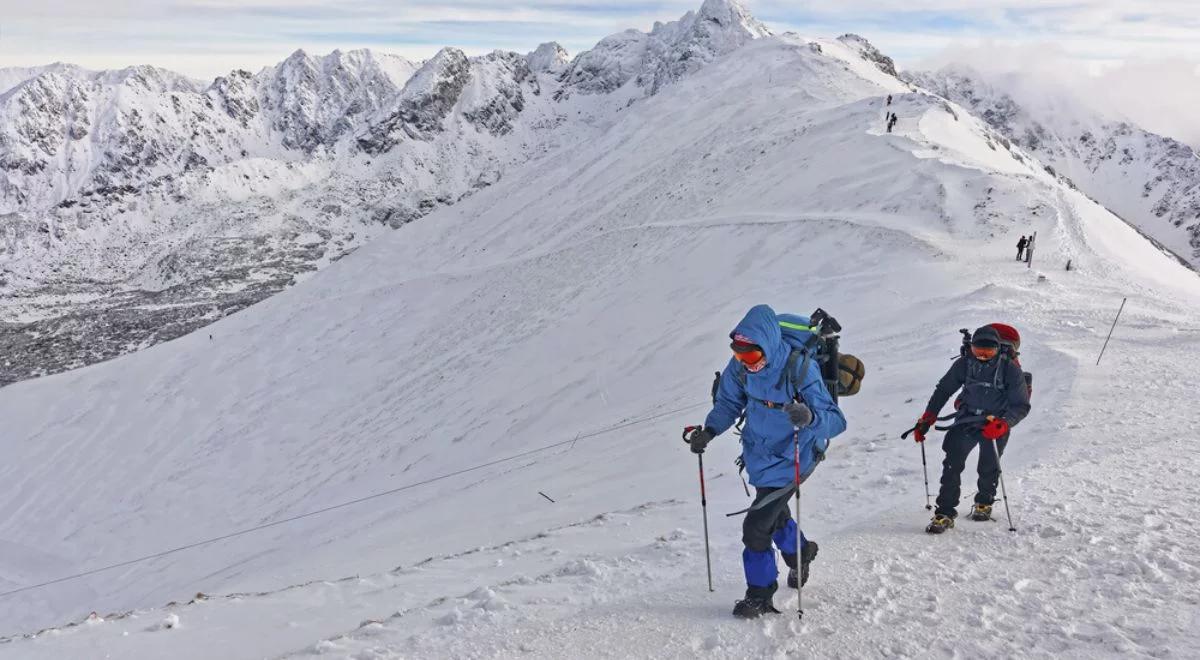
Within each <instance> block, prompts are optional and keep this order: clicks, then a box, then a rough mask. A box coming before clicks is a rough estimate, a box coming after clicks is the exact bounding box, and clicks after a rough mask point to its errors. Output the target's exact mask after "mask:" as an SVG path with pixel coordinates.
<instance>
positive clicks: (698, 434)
mask: <svg viewBox="0 0 1200 660" xmlns="http://www.w3.org/2000/svg"><path fill="white" fill-rule="evenodd" d="M685 439H686V440H687V443H688V444H689V445H691V446H692V453H693V454H703V453H704V448H705V447H706V446H708V443H710V442H712V439H713V434H712V433H710V432H709V430H708V429H706V428H702V427H699V426H696V427H692V432H691V434H690V435H688V436H686V438H685Z"/></svg>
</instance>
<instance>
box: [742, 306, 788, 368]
mask: <svg viewBox="0 0 1200 660" xmlns="http://www.w3.org/2000/svg"><path fill="white" fill-rule="evenodd" d="M734 335H742V336H744V337H747V338H749V339H750V340H751V341H753V342H754V343H755V344H757V345H758V346H759V347H761V348H762V349H763V355H766V356H767V366H766V368H765V369H763V370H762V371H760V372H758V373H756V374H749V376H750V377H755V376H758V377H762V376H764V375H771V376H773V377H774V378H776V379H778V378H779V374H780V373H781V372H782V371H783V368H784V367H785V366H786V365H787V359H788V355H790V354H791V352H792V351H791V348H790V347H789V346H788V345H787V344H785V343H784V341H783V331H782V330H781V329H780V327H779V317H778V316H776V314H775V310H773V309H771V307H770V306H769V305H755V306H754V307H751V308H750V311H749V312H746V316H744V317H742V320H741V322H740V323H738V324H737V327H735V328H734V329H733V332H731V333H729V338H730V339H733V337H734Z"/></svg>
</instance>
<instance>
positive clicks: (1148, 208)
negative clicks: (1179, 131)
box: [905, 67, 1200, 268]
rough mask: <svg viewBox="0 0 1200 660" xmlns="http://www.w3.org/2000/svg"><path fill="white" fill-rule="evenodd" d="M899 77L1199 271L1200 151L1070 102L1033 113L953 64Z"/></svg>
mask: <svg viewBox="0 0 1200 660" xmlns="http://www.w3.org/2000/svg"><path fill="white" fill-rule="evenodd" d="M905 78H906V79H907V80H909V81H911V82H913V83H915V84H917V85H920V86H922V87H924V88H926V89H928V90H930V91H932V92H934V93H936V94H939V95H941V96H944V97H945V98H947V99H950V100H952V101H955V102H956V103H960V104H961V105H963V106H964V107H966V108H968V109H970V110H971V111H972V112H973V113H975V114H976V115H978V116H979V117H981V118H983V119H984V120H985V121H987V122H988V123H989V124H991V125H992V126H993V127H994V128H996V130H998V131H1000V132H1001V133H1002V134H1004V135H1005V136H1006V137H1007V138H1008V139H1010V140H1012V141H1013V143H1014V144H1016V145H1017V146H1019V147H1021V148H1023V149H1025V150H1027V151H1029V152H1030V153H1031V154H1032V155H1033V156H1035V157H1036V158H1038V159H1039V160H1040V161H1042V162H1044V163H1045V164H1047V165H1049V166H1050V167H1051V168H1053V170H1054V171H1055V172H1057V173H1058V174H1061V175H1063V176H1065V177H1067V178H1068V179H1069V180H1070V181H1071V182H1072V183H1073V184H1074V185H1076V186H1078V187H1079V189H1080V190H1082V191H1084V192H1085V193H1087V194H1088V195H1090V196H1091V197H1093V198H1095V199H1097V200H1099V201H1100V202H1101V203H1103V204H1104V205H1105V206H1107V207H1109V208H1110V209H1112V210H1113V211H1115V212H1116V213H1118V214H1120V215H1121V216H1122V217H1123V218H1125V219H1126V220H1128V221H1130V222H1132V223H1134V224H1135V225H1136V226H1137V227H1138V228H1139V229H1141V230H1142V231H1144V232H1145V233H1146V234H1147V235H1149V236H1151V237H1152V238H1154V239H1156V240H1158V241H1159V242H1160V243H1162V244H1163V245H1165V246H1166V247H1167V248H1168V249H1170V250H1172V251H1173V252H1175V253H1176V254H1178V255H1179V256H1180V257H1181V258H1183V259H1185V260H1186V261H1188V262H1190V263H1191V264H1192V266H1193V267H1196V268H1200V156H1197V154H1196V152H1195V150H1194V149H1192V148H1191V147H1189V146H1187V145H1185V144H1183V143H1181V142H1179V141H1177V140H1173V139H1171V138H1168V137H1164V136H1161V135H1156V134H1154V133H1151V132H1149V131H1146V130H1143V129H1141V128H1139V127H1137V126H1134V125H1133V124H1130V123H1128V122H1122V121H1110V120H1106V119H1103V118H1101V117H1100V116H1099V115H1098V114H1096V113H1095V112H1093V111H1091V110H1088V109H1086V108H1083V107H1081V106H1079V105H1078V104H1077V103H1075V102H1073V101H1064V100H1060V99H1055V101H1057V102H1058V103H1060V104H1066V105H1067V106H1068V107H1066V108H1065V109H1064V108H1061V107H1060V108H1058V109H1054V110H1046V111H1038V110H1037V109H1030V108H1026V107H1024V106H1022V105H1021V104H1020V103H1018V102H1017V101H1016V100H1014V99H1013V97H1012V96H1010V95H1009V94H1006V93H1004V92H1002V91H999V90H998V89H997V88H995V87H993V86H992V85H990V84H989V83H988V82H986V80H985V79H984V77H983V76H982V74H979V73H978V72H975V71H971V70H968V69H962V68H958V67H947V68H945V69H942V70H941V71H938V72H936V73H915V74H906V76H905Z"/></svg>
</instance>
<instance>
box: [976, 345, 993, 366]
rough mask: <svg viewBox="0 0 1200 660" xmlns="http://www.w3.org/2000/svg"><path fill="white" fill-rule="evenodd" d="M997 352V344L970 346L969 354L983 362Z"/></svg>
mask: <svg viewBox="0 0 1200 660" xmlns="http://www.w3.org/2000/svg"><path fill="white" fill-rule="evenodd" d="M999 353H1000V347H999V346H975V345H972V346H971V354H972V355H974V356H975V359H977V360H982V361H984V362H987V361H988V360H990V359H992V358H994V357H996V355H998V354H999Z"/></svg>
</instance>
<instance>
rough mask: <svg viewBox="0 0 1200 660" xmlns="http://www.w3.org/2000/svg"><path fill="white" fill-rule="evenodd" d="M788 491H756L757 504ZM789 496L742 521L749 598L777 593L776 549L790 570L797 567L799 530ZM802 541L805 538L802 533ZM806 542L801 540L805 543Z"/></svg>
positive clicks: (743, 562)
mask: <svg viewBox="0 0 1200 660" xmlns="http://www.w3.org/2000/svg"><path fill="white" fill-rule="evenodd" d="M781 490H785V488H757V487H756V488H755V491H756V492H755V496H754V504H758V503H759V502H761V501H762V500H763V499H764V498H766V497H767V496H769V495H771V494H772V493H777V492H779V491H781ZM791 501H792V499H791V498H790V497H780V498H778V499H775V500H773V501H772V502H770V503H769V504H767V505H766V506H764V507H762V508H760V509H755V508H753V505H751V509H750V511H748V512H747V513H746V518H745V519H744V520H743V521H742V543H743V544H745V546H746V549H745V550H744V551H743V552H742V564H743V567H744V568H745V570H746V585H747V588H746V595H747V597H755V598H769V597H770V596H771V594H773V593H775V589H776V584H775V575H776V568H775V548H774V547H772V544H774V545H775V546H777V547H778V548H779V551H780V553H781V554H782V555H783V562H784V563H785V564H787V566H788V568H796V536H795V535H796V534H798V533H799V530H798V529H797V528H796V524H795V523H794V522H792V512H791V509H789V508H788V504H789V503H790V502H791ZM800 538H801V539H803V538H804V535H803V534H801V535H800ZM803 542H804V541H801V543H803Z"/></svg>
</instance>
